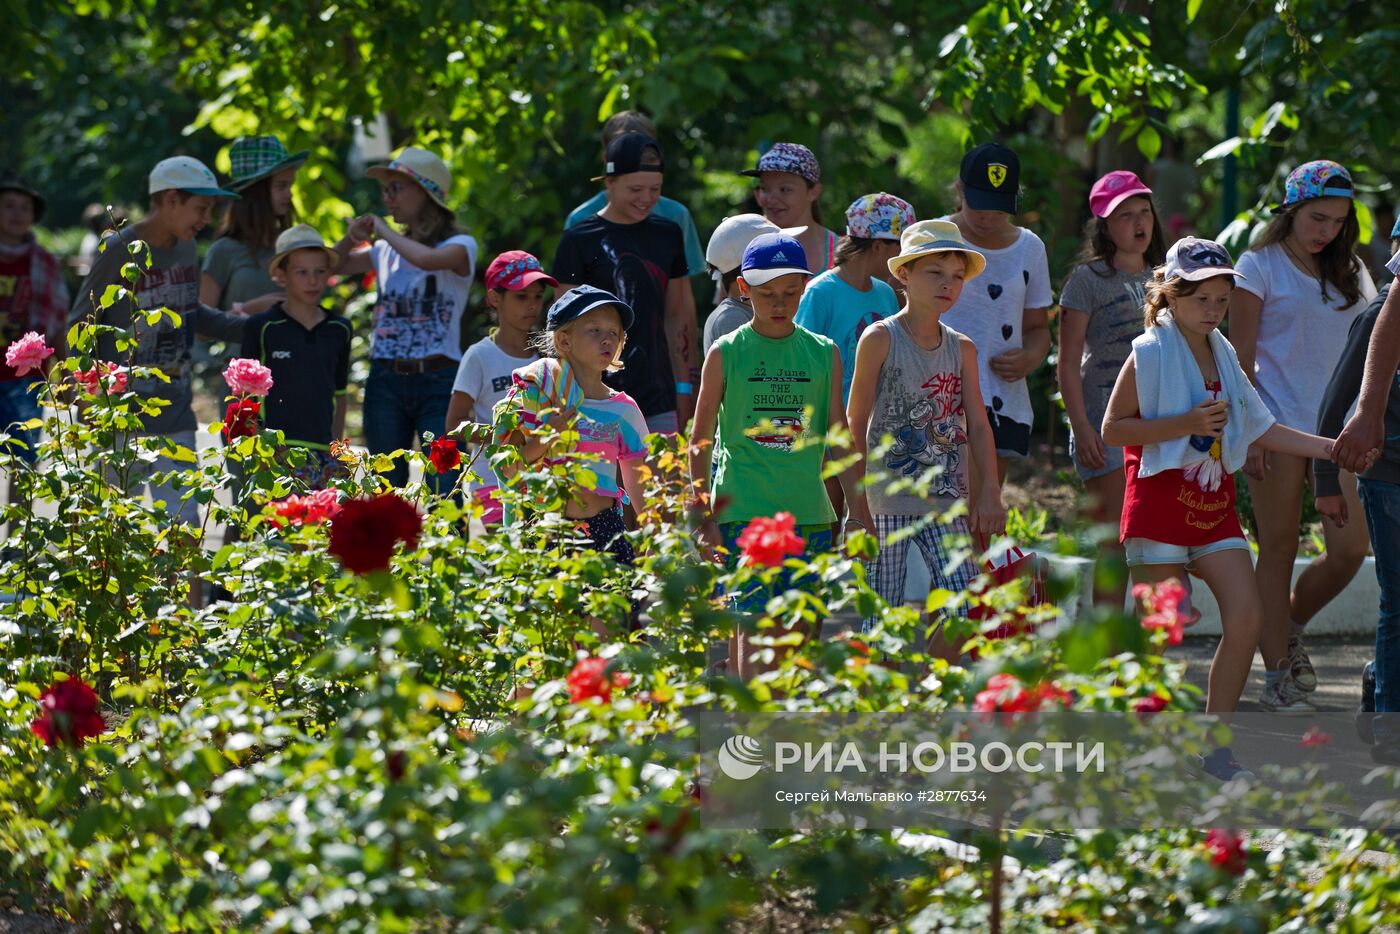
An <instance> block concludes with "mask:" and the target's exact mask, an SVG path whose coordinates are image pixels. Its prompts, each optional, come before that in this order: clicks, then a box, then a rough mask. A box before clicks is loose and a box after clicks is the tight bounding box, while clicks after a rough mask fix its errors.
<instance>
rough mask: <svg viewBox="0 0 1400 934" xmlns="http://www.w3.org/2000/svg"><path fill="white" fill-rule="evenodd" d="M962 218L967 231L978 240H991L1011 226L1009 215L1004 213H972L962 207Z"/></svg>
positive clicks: (965, 207) (970, 210)
mask: <svg viewBox="0 0 1400 934" xmlns="http://www.w3.org/2000/svg"><path fill="white" fill-rule="evenodd" d="M962 216H963V222H964V223H966V224H967V229H968V231H970V232H971V233H972V236H974V237H976V238H977V239H979V240H991V239H993V238H995V237H997V236H999V235H1001V234H1003V233H1005V232H1006V229H1007V228H1008V227H1010V226H1011V215H1010V214H1007V213H1006V212H1005V211H974V210H972V209H971V208H969V207H967V206H966V205H964V206H963V210H962Z"/></svg>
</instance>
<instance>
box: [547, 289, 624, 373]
mask: <svg viewBox="0 0 1400 934" xmlns="http://www.w3.org/2000/svg"><path fill="white" fill-rule="evenodd" d="M626 335H627V332H626V331H624V330H623V329H622V316H621V315H619V314H618V313H617V309H616V308H614V307H613V306H612V305H603V306H601V307H599V308H595V309H593V310H592V311H590V312H588V313H587V314H585V315H584V316H583V317H581V318H576V319H574V321H573V323H571V324H570V325H569V326H568V327H566V328H561V329H560V330H558V331H556V332H555V333H554V343H555V346H557V347H558V348H559V354H560V356H562V357H565V358H567V359H568V361H569V363H571V364H573V365H574V366H576V367H582V368H584V369H587V370H597V371H598V372H599V373H601V372H603V371H604V370H606V369H607V368H608V367H610V366H612V362H613V360H614V359H616V357H617V351H618V348H620V347H621V346H622V341H623V339H624V338H625V337H626Z"/></svg>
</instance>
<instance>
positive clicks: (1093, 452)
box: [1057, 306, 1107, 470]
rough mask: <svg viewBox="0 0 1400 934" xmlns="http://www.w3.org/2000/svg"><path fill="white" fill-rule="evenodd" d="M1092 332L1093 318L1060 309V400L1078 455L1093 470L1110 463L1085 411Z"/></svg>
mask: <svg viewBox="0 0 1400 934" xmlns="http://www.w3.org/2000/svg"><path fill="white" fill-rule="evenodd" d="M1088 329H1089V315H1088V313H1087V312H1083V311H1080V310H1079V309H1077V308H1065V307H1063V306H1061V308H1060V362H1059V364H1058V367H1057V369H1058V375H1059V383H1060V398H1061V399H1063V400H1064V403H1065V415H1066V416H1068V417H1069V424H1070V427H1071V428H1073V429H1074V454H1075V457H1077V458H1078V459H1079V462H1080V463H1081V464H1083V465H1084V466H1085V467H1087V468H1088V469H1090V470H1098V469H1099V468H1100V467H1102V466H1103V465H1104V464H1105V463H1107V460H1106V457H1107V451H1106V450H1105V449H1104V444H1103V441H1102V440H1100V438H1099V428H1098V426H1097V425H1091V424H1090V423H1089V413H1088V411H1087V410H1086V409H1085V407H1084V377H1083V376H1082V375H1081V374H1080V372H1079V362H1080V358H1082V357H1083V356H1084V335H1085V332H1087V331H1088Z"/></svg>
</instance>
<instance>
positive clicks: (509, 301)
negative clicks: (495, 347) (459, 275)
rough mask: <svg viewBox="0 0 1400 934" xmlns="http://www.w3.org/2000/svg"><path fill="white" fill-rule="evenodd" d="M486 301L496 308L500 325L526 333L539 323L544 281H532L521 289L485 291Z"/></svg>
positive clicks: (542, 305) (542, 304) (542, 303)
mask: <svg viewBox="0 0 1400 934" xmlns="http://www.w3.org/2000/svg"><path fill="white" fill-rule="evenodd" d="M486 296H487V301H488V302H490V304H491V307H492V308H494V309H496V318H497V320H499V321H500V322H501V327H503V328H507V329H508V330H512V331H517V332H521V333H525V334H528V333H529V332H530V331H533V330H534V329H535V328H537V327H539V324H540V309H541V308H543V307H544V283H543V282H532V283H531V284H529V285H527V286H526V287H525V288H523V289H519V290H516V291H511V290H509V289H507V290H505V291H502V292H496V291H491V292H487V293H486Z"/></svg>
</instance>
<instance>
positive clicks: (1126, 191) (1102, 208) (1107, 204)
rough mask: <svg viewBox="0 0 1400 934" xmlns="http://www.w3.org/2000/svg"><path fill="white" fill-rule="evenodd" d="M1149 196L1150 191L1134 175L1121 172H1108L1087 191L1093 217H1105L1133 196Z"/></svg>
mask: <svg viewBox="0 0 1400 934" xmlns="http://www.w3.org/2000/svg"><path fill="white" fill-rule="evenodd" d="M1150 194H1152V189H1151V188H1148V187H1147V186H1146V185H1144V184H1143V183H1142V179H1140V178H1138V177H1137V175H1135V174H1134V173H1132V172H1125V171H1122V170H1120V171H1117V172H1109V173H1108V174H1107V175H1105V176H1104V177H1103V178H1101V179H1099V180H1098V181H1096V182H1094V187H1093V188H1091V189H1089V210H1090V211H1093V212H1094V216H1095V217H1107V216H1108V215H1110V214H1112V213H1113V209H1114V208H1116V207H1118V205H1120V204H1122V203H1123V202H1124V201H1126V200H1127V199H1129V198H1131V197H1133V196H1134V195H1150Z"/></svg>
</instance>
